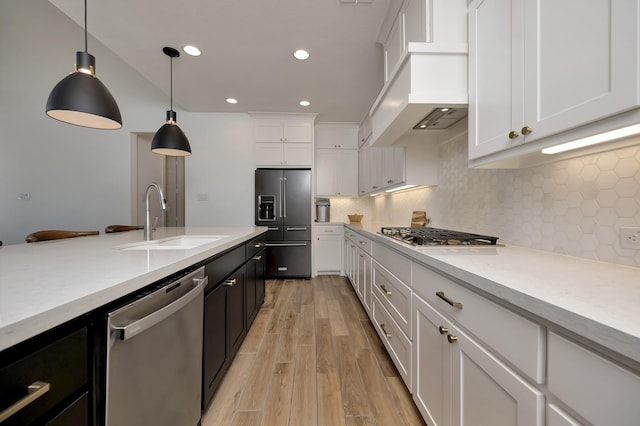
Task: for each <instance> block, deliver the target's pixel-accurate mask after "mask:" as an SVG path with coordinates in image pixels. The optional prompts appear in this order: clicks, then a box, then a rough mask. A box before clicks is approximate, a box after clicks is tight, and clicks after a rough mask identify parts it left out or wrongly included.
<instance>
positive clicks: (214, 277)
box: [204, 245, 246, 293]
mask: <svg viewBox="0 0 640 426" xmlns="http://www.w3.org/2000/svg"><path fill="white" fill-rule="evenodd" d="M245 255H246V253H245V248H244V245H241V246H238V247H236V248H234V249H231V250H229V251H228V252H226V253H225V254H223V255H222V256H219V257H215V258H213V259H212V260H211V261H210V262H209V263H207V264H206V266H205V274H206V275H207V277H209V284H207V287H206V288H205V290H204V291H205V292H207V293H208V292H209V291H211V290H212V289H213V288H215V287H217V286H218V284H220V282H221V281H222V280H224V279H225V278H227V277H228V276H229V275H230V274H231V273H232V272H233V271H235V270H236V269H238V267H239V266H241V265H242V264H243V263H244V261H245Z"/></svg>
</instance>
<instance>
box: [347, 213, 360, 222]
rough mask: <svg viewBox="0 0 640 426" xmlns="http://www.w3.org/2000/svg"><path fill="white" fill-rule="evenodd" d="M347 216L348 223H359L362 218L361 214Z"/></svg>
mask: <svg viewBox="0 0 640 426" xmlns="http://www.w3.org/2000/svg"><path fill="white" fill-rule="evenodd" d="M347 216H348V217H349V222H360V221H361V220H362V218H363V217H364V216H363V215H361V214H349V215H347Z"/></svg>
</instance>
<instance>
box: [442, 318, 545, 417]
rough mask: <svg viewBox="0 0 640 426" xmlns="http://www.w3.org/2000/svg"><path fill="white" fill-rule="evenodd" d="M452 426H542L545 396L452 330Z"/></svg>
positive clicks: (450, 331) (475, 344)
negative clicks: (455, 425)
mask: <svg viewBox="0 0 640 426" xmlns="http://www.w3.org/2000/svg"><path fill="white" fill-rule="evenodd" d="M447 339H448V341H449V342H451V343H450V349H451V353H452V382H451V384H452V395H453V397H452V402H453V404H452V424H459V425H461V426H475V425H492V426H514V425H515V426H543V425H544V394H543V393H542V392H540V391H539V390H538V389H536V388H534V387H533V386H531V385H530V384H529V383H528V382H526V381H525V380H524V379H522V378H521V377H520V376H518V375H517V374H516V373H515V372H513V371H512V370H511V369H510V368H509V367H507V366H506V365H505V364H503V363H502V362H501V361H499V360H498V359H497V358H495V357H494V356H493V355H492V354H490V353H489V352H487V350H486V349H484V348H483V347H482V346H480V345H479V344H478V343H476V342H475V341H473V340H471V339H470V338H469V337H468V336H466V335H465V334H464V333H462V331H460V330H459V329H457V328H455V327H453V326H451V327H450V330H449V333H448V335H447Z"/></svg>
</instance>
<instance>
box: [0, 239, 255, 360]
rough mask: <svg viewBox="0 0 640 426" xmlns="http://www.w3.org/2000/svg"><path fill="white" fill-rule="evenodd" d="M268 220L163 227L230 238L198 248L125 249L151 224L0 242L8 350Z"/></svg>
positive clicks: (1, 308) (2, 331)
mask: <svg viewBox="0 0 640 426" xmlns="http://www.w3.org/2000/svg"><path fill="white" fill-rule="evenodd" d="M266 230H267V228H266V227H231V228H229V227H187V228H160V229H158V230H157V231H156V232H155V234H154V240H161V239H165V238H172V237H175V236H178V235H183V234H186V235H194V236H196V235H197V236H205V235H206V236H209V235H217V236H222V238H220V239H218V240H217V241H214V242H210V243H207V244H204V245H201V246H199V247H196V248H193V249H188V250H184V249H180V250H144V249H143V250H123V249H121V248H118V247H119V246H123V245H124V246H129V245H132V244H133V245H135V244H136V243H141V242H143V231H142V230H140V231H129V232H120V233H114V234H102V233H101V235H98V236H88V237H78V238H70V239H65V240H55V241H43V242H39V243H30V244H16V245H7V246H0V350H3V349H6V348H9V347H11V346H13V345H15V344H17V343H19V342H22V341H24V340H27V339H29V338H30V337H33V336H36V335H37V334H40V333H41V332H43V331H46V330H49V329H51V328H53V327H55V326H57V325H60V324H62V323H64V322H66V321H68V320H71V319H73V318H77V317H79V316H81V315H84V314H86V313H88V312H91V311H92V310H94V309H96V308H99V307H101V306H103V305H105V304H107V303H109V302H111V301H114V300H116V299H118V298H120V297H122V296H126V295H127V294H130V293H132V292H135V291H136V290H139V289H141V288H143V287H145V286H147V285H149V284H153V283H154V282H156V281H158V280H161V279H163V278H165V277H167V276H169V275H171V274H174V273H176V272H179V271H181V270H183V269H185V268H188V267H190V266H192V265H194V264H196V263H198V262H200V261H203V260H206V259H207V258H209V257H211V256H214V255H216V254H218V253H221V252H223V251H225V250H226V249H229V248H231V247H234V246H236V245H238V244H241V243H243V242H245V241H248V240H250V239H252V238H254V237H256V236H258V235H260V234H262V233H263V232H265V231H266Z"/></svg>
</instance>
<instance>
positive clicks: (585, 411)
mask: <svg viewBox="0 0 640 426" xmlns="http://www.w3.org/2000/svg"><path fill="white" fill-rule="evenodd" d="M548 363H549V364H548V379H547V380H548V382H549V391H551V392H552V393H553V394H554V395H556V396H557V397H558V398H560V399H561V400H562V401H563V402H564V403H566V404H567V406H569V407H571V408H572V409H573V410H574V411H576V412H577V413H578V414H580V415H581V416H583V417H584V418H585V419H586V420H588V421H589V422H590V423H593V424H595V425H616V426H631V425H634V426H635V425H637V424H638V419H640V404H638V396H639V395H640V376H639V375H637V374H635V373H633V372H631V371H629V370H627V369H625V368H623V367H620V366H618V365H617V364H614V363H613V362H611V361H609V360H607V359H605V358H603V357H601V356H599V355H598V354H596V353H595V352H592V351H590V350H589V349H587V348H585V347H582V346H580V345H578V344H576V343H573V342H571V341H569V340H567V339H565V338H564V337H562V336H560V335H558V334H556V333H553V332H549V349H548Z"/></svg>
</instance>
